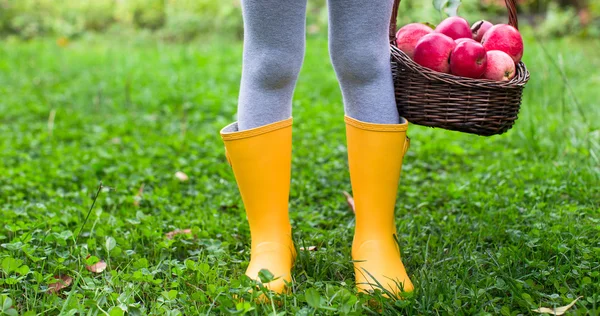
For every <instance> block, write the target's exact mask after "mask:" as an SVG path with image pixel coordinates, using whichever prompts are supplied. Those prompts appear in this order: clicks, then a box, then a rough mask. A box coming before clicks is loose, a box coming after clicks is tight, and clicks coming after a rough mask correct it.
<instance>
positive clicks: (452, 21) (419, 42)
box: [396, 16, 523, 81]
mask: <svg viewBox="0 0 600 316" xmlns="http://www.w3.org/2000/svg"><path fill="white" fill-rule="evenodd" d="M396 45H397V47H398V49H400V50H401V51H403V52H405V53H406V54H407V55H408V56H409V57H410V58H411V59H412V60H414V61H415V62H416V63H417V64H419V65H421V66H423V67H427V68H429V69H432V70H435V71H438V72H442V73H451V74H453V75H456V76H461V77H468V78H475V79H478V78H484V79H490V80H496V81H510V80H511V79H512V78H514V76H515V74H516V64H517V63H518V62H519V61H521V57H523V38H522V37H521V34H520V33H519V31H518V30H517V29H515V28H514V27H512V26H510V25H508V24H497V25H493V24H492V23H490V22H488V21H485V20H481V21H478V22H476V23H474V24H473V26H472V27H470V26H469V22H467V20H465V19H464V18H461V17H458V16H455V17H449V18H447V19H445V20H444V21H442V23H440V24H439V25H438V26H437V27H436V28H435V30H433V29H432V28H431V27H429V26H427V25H425V24H422V23H411V24H408V25H405V26H403V27H402V28H401V29H400V30H398V33H396Z"/></svg>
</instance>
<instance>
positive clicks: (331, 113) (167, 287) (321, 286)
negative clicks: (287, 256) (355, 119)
mask: <svg viewBox="0 0 600 316" xmlns="http://www.w3.org/2000/svg"><path fill="white" fill-rule="evenodd" d="M527 43H528V47H527V52H526V56H525V61H526V63H527V64H528V67H529V69H530V70H531V72H532V79H531V81H530V83H529V84H528V86H527V88H526V91H525V96H524V102H523V107H522V111H521V113H520V118H519V120H518V121H517V124H516V125H515V126H514V128H513V129H512V130H510V131H509V132H508V133H507V134H505V135H502V136H495V137H489V138H483V137H478V136H473V135H466V134H460V133H456V132H448V131H443V130H438V129H429V128H425V127H420V126H414V125H413V126H411V127H410V130H409V135H410V137H411V139H412V144H411V149H410V151H409V153H408V154H407V157H406V158H405V163H404V169H403V175H402V179H401V184H400V187H399V194H398V203H397V209H396V214H397V224H398V228H399V240H400V244H401V247H402V253H403V257H404V262H405V264H406V266H407V269H408V271H409V275H410V277H411V278H412V280H413V281H414V283H415V287H416V291H415V293H414V295H413V296H412V297H410V298H408V299H406V300H403V301H396V302H394V301H392V300H385V299H383V298H382V297H381V296H380V295H374V296H372V297H369V296H366V295H363V294H360V295H359V294H357V293H356V292H355V290H354V284H353V282H354V281H353V270H352V263H351V261H350V244H351V240H352V234H353V225H354V223H353V214H352V212H351V211H350V210H349V208H348V207H347V205H346V202H345V200H344V197H343V195H342V191H350V189H351V188H350V182H349V176H348V171H347V161H346V147H345V136H344V123H343V109H342V101H341V96H340V92H339V88H338V84H337V81H336V79H335V76H334V73H333V70H332V68H331V66H330V65H329V59H328V56H327V49H326V47H327V45H326V41H324V40H321V39H311V40H310V41H309V43H308V51H307V56H306V61H305V65H304V68H303V71H302V74H301V77H300V80H299V83H298V87H297V89H296V97H295V101H294V117H295V122H296V124H295V130H294V158H293V171H292V172H293V180H292V189H291V201H290V206H291V217H292V221H293V223H292V225H293V227H294V238H295V241H296V243H297V245H298V246H317V251H300V252H299V257H298V259H297V263H296V266H295V268H294V271H293V273H294V275H295V281H296V282H295V284H294V287H293V293H292V294H290V295H287V296H282V297H279V298H277V299H276V300H274V302H273V304H271V303H266V304H259V303H257V302H255V301H254V300H253V299H252V296H253V295H254V296H256V295H257V293H253V294H250V293H247V289H249V288H250V287H251V286H252V284H251V282H250V281H249V280H248V279H246V278H245V277H243V272H244V269H245V267H246V266H247V263H248V257H249V230H248V227H247V224H246V221H245V215H244V212H243V206H242V203H241V200H240V197H239V195H238V191H237V188H236V184H235V181H234V178H233V174H232V173H231V171H230V168H229V166H228V164H227V163H226V160H225V158H224V151H223V146H222V143H221V141H220V138H219V137H218V131H219V129H220V128H221V127H222V126H224V125H226V124H227V123H229V122H231V121H232V120H234V114H235V110H236V98H237V90H238V83H239V77H240V62H241V43H236V44H213V45H202V44H198V43H194V44H187V45H163V44H157V43H152V42H149V41H139V42H136V41H134V40H132V41H130V42H129V43H125V42H121V41H111V40H109V39H107V38H104V39H94V40H82V41H80V42H75V43H72V44H71V45H70V46H69V47H66V48H61V47H59V46H57V45H56V44H55V43H54V42H53V41H50V40H45V41H34V42H28V43H24V42H16V41H5V42H1V43H0V212H1V216H2V218H1V219H0V224H1V225H0V244H1V247H0V261H1V263H2V265H1V269H2V270H1V271H2V272H0V285H1V286H0V288H1V290H0V291H1V293H2V300H3V301H6V299H7V298H10V299H11V301H12V305H13V307H14V309H16V311H18V313H19V314H23V313H26V312H29V313H30V314H31V315H33V314H43V315H56V314H59V313H78V312H81V313H82V314H83V313H86V314H88V313H89V314H91V315H95V314H99V315H100V314H105V313H110V315H119V314H120V313H119V312H120V310H121V309H127V310H129V313H130V314H132V315H135V314H136V312H137V313H138V314H139V313H141V314H170V315H176V314H178V313H179V312H180V313H182V314H186V315H193V314H204V313H211V314H212V313H224V314H227V313H235V312H236V311H237V312H239V313H243V312H244V311H249V313H251V314H257V315H263V314H266V313H273V312H275V311H277V312H281V313H283V314H297V315H307V314H340V313H341V314H344V313H354V314H369V313H378V312H384V313H387V314H391V315H395V314H398V313H401V314H464V315H470V314H503V315H517V314H531V313H532V312H531V310H532V309H534V308H537V307H538V306H548V307H551V306H561V305H566V304H568V303H569V302H571V301H572V300H573V299H574V298H576V297H578V296H583V298H582V299H581V300H580V301H579V302H577V304H576V305H575V306H574V307H573V308H572V310H571V312H574V313H575V314H580V315H584V314H592V315H594V314H598V313H599V311H600V262H599V261H600V259H599V258H600V211H599V202H600V193H599V191H600V189H599V186H600V171H599V169H598V166H599V165H600V157H599V155H600V123H599V122H600V111H598V106H599V104H598V100H599V99H600V94H599V92H598V91H599V90H598V86H599V85H600V72H599V71H598V69H600V59H598V58H597V52H598V50H599V49H600V45H598V43H597V42H589V43H587V44H586V43H583V42H579V41H577V40H572V39H563V40H554V41H548V42H544V47H545V49H546V52H547V54H545V53H544V51H543V50H542V47H541V46H540V43H539V42H537V41H535V40H534V39H533V38H531V37H529V38H528V39H527ZM561 73H563V74H564V76H561ZM51 113H54V116H55V117H54V120H53V122H50V121H51V120H50V119H49V118H50V116H51ZM176 171H183V172H185V173H186V174H187V175H188V176H189V178H190V180H189V181H187V182H180V181H178V180H177V179H176V178H175V176H174V174H175V172H176ZM100 181H102V182H103V183H104V185H106V186H109V187H111V188H113V190H103V191H102V192H101V193H100V196H99V198H98V201H97V203H96V206H95V208H94V209H93V211H92V213H91V216H90V218H89V220H88V222H87V224H86V225H85V226H84V227H83V229H81V228H82V224H83V221H84V219H85V217H86V215H87V210H88V209H89V207H90V205H91V203H92V198H93V197H94V195H95V193H96V190H97V187H98V184H99V182H100ZM141 186H143V192H144V193H143V196H142V198H141V200H139V199H138V198H136V195H137V194H138V191H139V189H140V187H141ZM136 199H138V200H139V206H136V205H135V203H134V202H135V201H136ZM185 228H191V229H192V230H193V235H192V236H186V235H178V236H177V237H176V238H175V239H173V240H170V239H167V238H166V237H165V233H167V232H169V231H172V230H175V229H185ZM80 232H81V236H80V237H79V240H78V241H77V243H76V242H75V238H76V236H77V235H78V234H79V233H80ZM113 242H114V243H113ZM88 254H91V255H92V256H93V257H91V260H95V259H94V258H95V257H98V258H101V259H104V260H105V261H106V262H107V264H108V269H107V270H106V271H105V272H103V273H100V274H93V273H91V272H89V271H87V270H86V269H85V268H84V264H85V262H86V259H85V258H86V257H87V255H88ZM22 265H24V266H27V267H28V269H27V268H23V266H22ZM58 274H63V275H70V276H72V277H73V278H74V281H73V285H71V286H70V287H69V288H68V289H65V290H63V291H61V292H60V293H59V294H48V293H46V291H47V289H48V284H49V283H50V282H51V280H52V278H53V275H58ZM242 299H243V300H244V302H245V303H243V302H240V300H242ZM5 303H6V302H5ZM1 305H2V304H0V306H1ZM7 305H10V304H8V303H7ZM6 308H8V306H6ZM5 311H8V310H5ZM0 313H1V312H0Z"/></svg>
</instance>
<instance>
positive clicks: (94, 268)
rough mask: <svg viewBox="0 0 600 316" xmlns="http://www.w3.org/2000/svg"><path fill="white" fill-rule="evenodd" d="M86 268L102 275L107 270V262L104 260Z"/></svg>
mask: <svg viewBox="0 0 600 316" xmlns="http://www.w3.org/2000/svg"><path fill="white" fill-rule="evenodd" d="M85 268H86V269H88V271H90V272H93V273H101V272H102V271H104V270H106V262H104V260H100V261H98V262H96V263H94V264H92V265H90V266H85Z"/></svg>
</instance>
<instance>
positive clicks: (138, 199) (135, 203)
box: [133, 183, 144, 206]
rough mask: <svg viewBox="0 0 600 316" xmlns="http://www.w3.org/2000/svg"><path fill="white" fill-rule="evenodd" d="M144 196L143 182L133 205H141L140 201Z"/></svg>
mask: <svg viewBox="0 0 600 316" xmlns="http://www.w3.org/2000/svg"><path fill="white" fill-rule="evenodd" d="M143 196H144V183H142V185H141V186H140V188H139V189H138V193H137V194H136V195H135V197H134V198H133V205H134V206H140V201H141V200H142V197H143Z"/></svg>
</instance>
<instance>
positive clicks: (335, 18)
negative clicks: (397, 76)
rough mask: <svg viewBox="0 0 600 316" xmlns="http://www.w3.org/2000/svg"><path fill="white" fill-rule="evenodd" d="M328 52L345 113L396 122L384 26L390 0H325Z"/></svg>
mask: <svg viewBox="0 0 600 316" xmlns="http://www.w3.org/2000/svg"><path fill="white" fill-rule="evenodd" d="M328 1H329V2H328V4H329V51H330V54H331V60H332V62H333V66H334V68H335V71H336V73H337V76H338V80H339V82H340V85H341V88H342V93H343V95H344V105H345V110H346V114H347V115H348V116H350V117H352V118H355V119H358V120H360V121H364V122H369V123H381V124H397V123H398V122H399V117H398V110H397V109H396V101H395V98H394V87H393V81H392V73H391V69H390V46H389V35H388V26H389V20H390V16H391V14H392V4H393V0H378V1H365V0H328Z"/></svg>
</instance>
